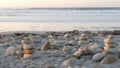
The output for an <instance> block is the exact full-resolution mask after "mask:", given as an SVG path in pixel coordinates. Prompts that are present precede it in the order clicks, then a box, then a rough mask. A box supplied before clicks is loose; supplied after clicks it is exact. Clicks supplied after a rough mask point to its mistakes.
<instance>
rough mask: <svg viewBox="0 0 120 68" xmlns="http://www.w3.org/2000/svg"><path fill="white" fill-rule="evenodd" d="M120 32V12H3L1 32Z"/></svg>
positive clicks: (67, 9) (58, 10)
mask: <svg viewBox="0 0 120 68" xmlns="http://www.w3.org/2000/svg"><path fill="white" fill-rule="evenodd" d="M69 30H80V31H88V30H90V31H102V30H120V8H1V9H0V32H5V31H69Z"/></svg>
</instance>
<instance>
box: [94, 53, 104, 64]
mask: <svg viewBox="0 0 120 68" xmlns="http://www.w3.org/2000/svg"><path fill="white" fill-rule="evenodd" d="M104 57H105V53H97V54H95V55H94V56H93V57H92V60H93V61H95V62H96V61H100V60H102V59H103V58H104Z"/></svg>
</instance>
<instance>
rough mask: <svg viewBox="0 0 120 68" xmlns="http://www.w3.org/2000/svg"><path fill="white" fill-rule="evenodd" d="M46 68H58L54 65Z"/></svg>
mask: <svg viewBox="0 0 120 68" xmlns="http://www.w3.org/2000/svg"><path fill="white" fill-rule="evenodd" d="M45 68H56V67H55V66H54V65H47V66H46V67H45Z"/></svg>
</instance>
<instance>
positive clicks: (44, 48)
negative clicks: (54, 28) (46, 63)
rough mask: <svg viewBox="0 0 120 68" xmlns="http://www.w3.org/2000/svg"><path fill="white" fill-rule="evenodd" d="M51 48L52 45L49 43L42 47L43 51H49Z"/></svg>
mask: <svg viewBox="0 0 120 68" xmlns="http://www.w3.org/2000/svg"><path fill="white" fill-rule="evenodd" d="M49 48H50V43H49V42H48V41H47V42H45V43H44V44H43V45H42V46H41V51H44V50H48V49H49Z"/></svg>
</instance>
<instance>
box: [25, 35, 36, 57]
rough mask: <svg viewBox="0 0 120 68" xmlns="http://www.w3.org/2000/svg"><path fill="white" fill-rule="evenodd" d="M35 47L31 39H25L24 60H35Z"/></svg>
mask: <svg viewBox="0 0 120 68" xmlns="http://www.w3.org/2000/svg"><path fill="white" fill-rule="evenodd" d="M33 53H34V47H33V42H32V41H31V40H30V38H29V37H24V40H23V54H24V55H23V58H24V59H27V58H33Z"/></svg>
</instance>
